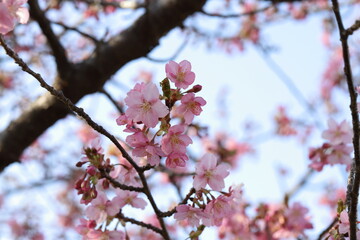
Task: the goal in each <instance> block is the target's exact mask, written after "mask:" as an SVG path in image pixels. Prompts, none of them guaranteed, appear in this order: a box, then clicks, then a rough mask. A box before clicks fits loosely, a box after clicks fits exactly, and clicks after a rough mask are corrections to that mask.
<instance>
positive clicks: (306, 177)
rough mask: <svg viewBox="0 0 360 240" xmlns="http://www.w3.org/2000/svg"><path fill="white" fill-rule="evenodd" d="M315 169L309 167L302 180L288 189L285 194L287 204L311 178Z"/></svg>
mask: <svg viewBox="0 0 360 240" xmlns="http://www.w3.org/2000/svg"><path fill="white" fill-rule="evenodd" d="M313 173H314V169H309V170H308V171H307V172H306V174H305V175H304V176H303V177H302V178H301V180H300V181H299V182H298V184H296V185H295V186H294V187H293V188H292V189H291V190H290V191H288V192H287V193H286V194H285V196H284V203H285V204H287V203H288V201H289V199H290V198H291V197H292V196H294V195H295V194H296V193H297V192H298V191H299V190H300V189H301V188H302V187H303V186H304V185H305V184H306V183H307V181H308V180H309V178H310V177H311V176H312V175H313Z"/></svg>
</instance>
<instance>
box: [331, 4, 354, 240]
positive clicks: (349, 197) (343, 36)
mask: <svg viewBox="0 0 360 240" xmlns="http://www.w3.org/2000/svg"><path fill="white" fill-rule="evenodd" d="M332 4H333V11H334V14H335V18H336V22H337V25H338V28H339V34H340V41H341V45H342V54H343V61H344V73H345V76H346V82H347V85H348V91H349V95H350V111H351V118H352V124H353V132H354V136H353V146H354V155H355V156H354V162H355V164H353V165H352V169H351V173H354V176H353V177H352V176H351V177H350V182H349V183H348V185H349V187H348V191H347V193H346V202H349V203H350V205H348V206H347V207H348V211H349V222H350V240H356V231H357V205H358V196H359V185H360V149H359V137H360V135H359V129H360V128H359V115H358V109H357V103H356V98H357V94H356V91H355V87H354V82H353V78H352V72H351V64H350V53H349V46H348V42H347V40H348V37H349V34H348V32H347V31H346V30H345V28H344V24H343V21H342V18H341V14H340V10H339V3H338V1H337V0H332Z"/></svg>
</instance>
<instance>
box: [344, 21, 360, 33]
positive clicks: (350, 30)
mask: <svg viewBox="0 0 360 240" xmlns="http://www.w3.org/2000/svg"><path fill="white" fill-rule="evenodd" d="M359 28H360V20H356V21H355V22H354V24H353V25H352V26H351V27H349V28H348V29H346V35H347V36H350V35H352V34H353V33H354V32H355V31H356V30H359Z"/></svg>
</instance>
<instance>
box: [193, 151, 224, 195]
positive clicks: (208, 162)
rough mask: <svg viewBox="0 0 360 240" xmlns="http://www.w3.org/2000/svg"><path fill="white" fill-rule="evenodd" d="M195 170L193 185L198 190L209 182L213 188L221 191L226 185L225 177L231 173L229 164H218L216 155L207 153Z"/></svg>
mask: <svg viewBox="0 0 360 240" xmlns="http://www.w3.org/2000/svg"><path fill="white" fill-rule="evenodd" d="M195 172H196V175H195V177H194V182H193V185H194V188H195V189H196V190H199V189H201V188H204V187H206V185H207V184H209V186H210V187H211V188H212V189H213V190H215V191H221V189H223V188H224V187H225V183H224V178H225V177H227V176H228V175H229V166H228V165H227V164H223V163H222V164H220V165H217V157H216V155H214V154H211V153H207V154H205V155H204V156H203V157H202V158H201V159H200V160H199V162H198V163H197V165H196V170H195Z"/></svg>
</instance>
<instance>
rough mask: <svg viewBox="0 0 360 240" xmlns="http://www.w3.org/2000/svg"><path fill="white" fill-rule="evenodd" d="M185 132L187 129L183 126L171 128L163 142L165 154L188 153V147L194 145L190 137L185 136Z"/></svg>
mask: <svg viewBox="0 0 360 240" xmlns="http://www.w3.org/2000/svg"><path fill="white" fill-rule="evenodd" d="M184 131H185V127H184V126H183V125H175V126H172V127H170V128H169V131H168V133H167V134H166V135H165V136H164V137H163V138H162V140H161V144H162V150H163V151H164V153H166V154H170V153H172V152H177V153H186V147H187V146H188V145H189V144H191V143H192V140H191V138H190V137H189V136H187V135H185V134H183V133H184Z"/></svg>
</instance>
